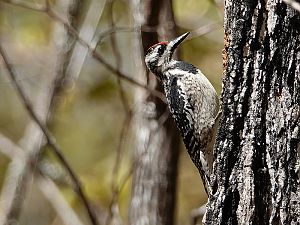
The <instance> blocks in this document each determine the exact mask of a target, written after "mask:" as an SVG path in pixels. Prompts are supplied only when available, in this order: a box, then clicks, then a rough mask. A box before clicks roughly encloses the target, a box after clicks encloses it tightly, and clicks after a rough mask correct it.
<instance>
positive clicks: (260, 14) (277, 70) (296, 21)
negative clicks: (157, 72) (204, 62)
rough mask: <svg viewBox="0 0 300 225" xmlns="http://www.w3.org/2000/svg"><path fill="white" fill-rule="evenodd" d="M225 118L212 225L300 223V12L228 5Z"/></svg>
mask: <svg viewBox="0 0 300 225" xmlns="http://www.w3.org/2000/svg"><path fill="white" fill-rule="evenodd" d="M224 28H225V38H224V40H225V49H224V52H223V56H224V77H223V92H222V103H223V105H222V110H223V113H222V117H221V121H220V127H219V131H218V137H217V140H216V144H215V162H214V170H213V176H212V186H213V194H212V196H210V197H209V202H208V204H207V212H206V216H205V218H204V223H205V224H214V225H216V224H299V223H300V197H299V196H300V195H299V193H300V184H299V160H300V159H299V153H300V152H299V138H300V133H299V114H300V37H299V36H300V35H299V33H300V15H299V12H296V11H295V10H293V9H292V8H291V7H289V6H287V5H286V4H285V3H282V2H281V1H277V0H276V1H275V0H267V1H261V0H259V1H257V0H255V1H237V0H227V1H225V21H224Z"/></svg>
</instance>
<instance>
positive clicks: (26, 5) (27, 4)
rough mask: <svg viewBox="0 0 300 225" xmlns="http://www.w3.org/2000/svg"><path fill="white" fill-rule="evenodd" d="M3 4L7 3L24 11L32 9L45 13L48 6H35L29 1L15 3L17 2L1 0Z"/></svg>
mask: <svg viewBox="0 0 300 225" xmlns="http://www.w3.org/2000/svg"><path fill="white" fill-rule="evenodd" d="M1 2H3V3H7V4H10V5H13V6H17V7H21V8H24V9H30V10H34V11H38V12H45V11H46V5H42V4H37V3H36V4H33V3H32V2H28V1H15V0H1Z"/></svg>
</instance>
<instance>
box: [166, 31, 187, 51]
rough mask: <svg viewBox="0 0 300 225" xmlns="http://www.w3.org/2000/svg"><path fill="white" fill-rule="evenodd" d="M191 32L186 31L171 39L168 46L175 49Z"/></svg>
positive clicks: (172, 49)
mask: <svg viewBox="0 0 300 225" xmlns="http://www.w3.org/2000/svg"><path fill="white" fill-rule="evenodd" d="M189 34H190V32H186V33H184V34H183V35H181V36H179V37H178V38H176V39H174V40H173V41H171V42H170V43H169V44H168V45H169V46H168V47H169V48H170V49H171V51H174V50H175V49H176V48H177V47H178V46H179V45H180V44H181V42H183V40H184V39H185V38H186V37H187V36H188V35H189Z"/></svg>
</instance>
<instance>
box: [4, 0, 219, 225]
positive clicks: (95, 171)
mask: <svg viewBox="0 0 300 225" xmlns="http://www.w3.org/2000/svg"><path fill="white" fill-rule="evenodd" d="M36 2H39V1H34V2H33V4H34V3H36ZM53 4H55V2H53ZM88 7H89V1H86V2H85V4H84V7H83V8H82V12H81V17H79V18H81V19H82V18H83V16H84V14H85V13H86V11H87V9H88ZM113 10H114V14H115V15H114V17H115V20H116V25H117V26H132V14H131V12H130V7H129V2H128V1H121V0H116V1H115V3H114V8H113ZM220 10H222V9H220V8H219V7H217V6H216V5H215V3H213V1H209V0H207V1H196V0H186V1H180V0H175V1H174V12H175V17H176V21H177V23H178V26H179V32H180V33H181V32H184V31H186V30H191V31H192V30H196V29H198V28H200V27H202V26H204V25H207V24H212V23H216V29H214V30H212V31H211V32H209V33H208V34H206V35H204V36H200V37H197V38H194V39H193V40H191V41H188V42H186V43H184V44H183V45H182V48H181V50H182V56H183V57H182V58H183V60H185V61H188V62H191V63H192V64H194V65H196V66H198V67H199V68H201V70H202V71H203V73H204V74H206V75H207V77H208V79H209V80H210V81H211V82H212V83H213V84H214V86H215V88H216V89H217V91H218V92H220V87H221V73H222V58H221V50H222V47H223V33H222V18H221V16H220ZM108 16H109V10H108V9H107V7H106V8H105V9H104V11H103V13H102V15H101V19H100V22H99V25H98V30H97V33H101V32H103V31H105V30H107V29H108V28H109V27H110V25H109V23H108ZM79 22H80V21H79ZM55 26H57V23H56V22H54V21H53V20H52V19H51V18H49V17H48V16H47V15H45V14H44V13H41V12H35V11H32V10H30V9H25V8H21V7H16V6H12V5H10V4H7V3H4V2H3V1H0V32H1V34H0V35H1V42H2V43H3V45H4V46H5V49H6V51H7V53H8V54H9V56H10V59H11V60H12V62H13V66H14V67H15V68H16V69H17V71H18V74H19V75H20V76H19V77H18V80H20V81H21V84H22V85H23V87H24V88H25V89H26V92H27V93H28V94H29V95H30V97H31V99H32V101H34V100H35V99H36V96H38V95H39V94H40V84H41V83H42V81H43V79H45V78H46V77H47V76H49V74H51V73H53V68H54V65H55V61H54V51H53V49H54V48H55V43H53V35H54V34H53V30H54V27H55ZM132 37H133V36H132V32H116V38H117V44H118V48H119V51H120V53H121V57H122V68H121V70H122V71H125V72H126V74H128V75H130V76H132V77H133V78H136V76H137V74H135V72H134V71H135V69H134V68H135V65H134V64H133V60H132V50H131V49H132V42H131V39H132ZM97 50H98V51H99V53H100V54H101V55H102V56H104V57H105V59H107V60H109V62H110V63H111V64H113V65H115V63H116V62H115V60H114V56H113V53H112V48H111V43H110V41H109V36H106V37H104V38H103V39H102V40H101V42H100V43H99V46H98V48H97ZM0 69H1V70H0V96H1V103H0V132H1V133H3V134H4V135H6V136H7V137H9V138H11V139H12V140H13V141H15V142H16V143H18V141H19V140H20V139H21V138H22V136H23V135H24V132H25V127H26V125H27V124H28V122H29V120H30V118H29V116H28V114H27V112H26V111H25V109H24V107H23V106H22V104H21V103H20V100H19V98H18V96H17V95H16V92H15V90H14V89H13V88H12V86H11V83H10V81H9V79H8V78H7V72H6V70H5V69H4V67H3V65H2V64H1V68H0ZM123 87H124V90H125V91H126V94H127V97H128V98H129V99H130V105H131V106H132V107H134V102H133V100H132V99H133V96H132V95H133V92H132V90H133V87H134V86H133V85H132V84H129V83H126V82H123ZM58 98H59V100H58V103H59V104H58V105H57V107H56V109H55V111H54V113H53V116H52V119H51V122H50V124H49V127H50V129H51V131H53V133H54V135H55V137H56V138H57V141H58V143H59V144H60V145H61V147H62V149H63V152H64V154H65V156H66V158H67V160H68V162H70V164H71V165H72V166H73V167H74V169H75V171H76V173H77V174H78V175H79V176H80V178H81V180H82V182H83V184H84V187H85V190H86V193H87V194H88V196H89V198H90V199H91V200H92V202H93V204H95V205H98V206H99V207H104V208H106V207H108V206H109V204H110V201H111V198H112V188H111V187H112V180H113V179H114V177H113V172H112V171H113V166H114V163H115V159H116V149H117V147H118V142H119V138H120V133H121V126H122V122H123V120H124V115H125V113H124V109H123V107H122V104H121V100H120V96H119V92H118V85H117V82H116V76H115V75H113V74H112V73H110V72H109V71H107V70H105V69H104V67H103V66H102V65H101V64H100V63H99V62H97V61H96V60H95V59H93V58H92V57H91V56H90V55H88V57H87V58H86V60H85V64H84V66H83V68H82V70H81V72H80V76H79V79H78V80H77V81H76V83H73V84H72V85H70V86H68V88H67V90H66V91H65V92H64V94H63V95H61V96H59V97H58ZM133 129H134V126H131V127H130V129H129V132H128V134H127V137H126V141H125V144H124V149H123V150H122V161H121V165H120V172H119V176H118V180H119V181H122V180H123V179H124V176H126V174H127V173H128V171H129V169H130V166H131V164H132V160H131V156H132V151H133V143H134V136H133V133H132V130H133ZM40 157H44V158H45V159H47V158H48V159H50V160H51V161H53V162H55V157H53V156H52V154H51V153H49V152H48V151H45V153H44V154H42V155H41V156H40ZM9 162H10V160H9V159H8V158H6V157H5V156H4V155H2V154H1V152H0V185H2V183H3V182H4V178H5V174H6V169H7V166H8V164H9ZM130 184H131V180H130V179H129V180H128V181H127V182H126V185H125V186H124V188H123V189H122V191H121V193H120V197H119V199H118V203H119V205H120V211H121V215H122V217H123V219H124V220H126V217H127V213H128V204H129V199H130ZM61 189H62V191H63V193H64V194H65V197H66V198H67V199H68V201H69V202H70V204H71V205H72V206H73V207H74V208H75V209H76V210H78V212H80V214H84V213H83V212H81V211H82V208H81V206H80V204H79V202H78V200H77V198H76V195H75V194H74V193H73V191H71V190H70V189H69V188H67V187H65V186H63V185H61ZM177 196H178V204H177V213H175V214H176V215H177V219H176V221H177V224H187V223H188V221H189V213H190V211H191V210H192V209H193V208H196V207H199V206H200V205H202V204H203V203H205V201H206V196H205V193H204V191H203V188H202V183H201V180H200V177H199V175H198V173H197V171H196V169H195V167H194V166H193V164H192V162H191V160H190V159H189V158H188V156H187V154H186V152H185V149H184V148H182V152H181V157H180V169H179V180H178V194H177ZM21 224H28V225H29V224H30V225H34V224H39V225H43V224H61V221H60V220H59V219H58V218H57V216H56V214H55V211H54V210H53V209H52V208H51V205H50V204H49V203H48V202H47V200H46V199H45V198H44V197H43V195H42V194H41V193H40V191H39V190H38V189H37V188H36V187H35V182H34V181H32V182H31V186H30V188H29V190H28V196H27V198H26V200H25V204H24V210H23V212H22V218H21Z"/></svg>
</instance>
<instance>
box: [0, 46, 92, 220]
mask: <svg viewBox="0 0 300 225" xmlns="http://www.w3.org/2000/svg"><path fill="white" fill-rule="evenodd" d="M0 55H1V56H2V59H3V62H4V65H5V67H6V69H7V71H8V75H9V78H10V80H11V82H12V84H13V86H14V88H15V89H16V91H17V93H18V95H19V96H20V99H21V102H22V104H23V105H24V107H25V108H26V110H27V112H28V113H29V115H30V117H31V118H32V119H33V121H34V122H35V123H36V124H37V125H38V126H39V128H40V129H41V131H42V132H43V134H44V136H45V138H46V140H47V144H48V145H49V146H50V147H51V149H52V150H53V152H54V154H55V155H56V157H57V158H58V159H59V161H60V162H61V164H62V166H63V167H64V168H65V169H66V170H67V172H68V173H69V175H70V177H71V180H72V183H73V185H74V188H75V191H76V193H77V194H78V196H79V197H80V199H81V200H82V202H83V204H84V206H85V208H86V210H87V213H88V215H89V218H90V220H91V222H92V224H93V225H97V224H98V221H97V219H96V216H95V214H94V212H93V210H92V208H91V206H90V204H89V201H88V200H87V197H86V196H85V194H84V191H83V189H82V187H81V183H80V181H79V178H78V177H77V175H76V174H75V172H74V171H73V169H72V168H71V166H70V165H69V164H68V162H67V160H66V159H65V157H64V156H63V154H62V151H61V148H60V146H59V145H58V144H57V143H56V140H55V138H54V137H53V135H52V133H51V132H50V131H49V130H48V128H47V127H46V125H45V124H44V123H43V122H42V120H41V119H40V118H39V117H38V116H37V114H36V113H35V112H34V110H33V107H32V105H31V103H30V100H29V98H28V97H27V95H26V94H25V92H24V91H23V89H22V88H21V85H20V84H19V82H18V80H17V79H16V77H17V73H16V71H15V70H14V67H13V66H12V65H11V63H10V61H9V59H8V57H7V55H6V52H5V51H4V49H3V48H2V45H1V43H0Z"/></svg>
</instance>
